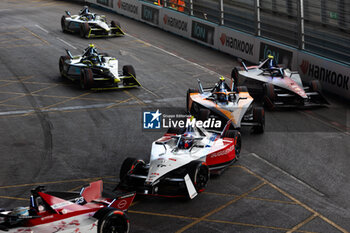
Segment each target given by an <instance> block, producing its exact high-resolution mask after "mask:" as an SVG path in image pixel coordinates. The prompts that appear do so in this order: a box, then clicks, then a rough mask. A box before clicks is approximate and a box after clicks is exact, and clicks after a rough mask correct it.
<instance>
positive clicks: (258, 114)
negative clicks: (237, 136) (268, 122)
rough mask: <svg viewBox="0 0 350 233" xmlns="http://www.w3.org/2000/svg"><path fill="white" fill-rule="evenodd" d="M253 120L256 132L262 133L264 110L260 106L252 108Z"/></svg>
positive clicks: (263, 128)
mask: <svg viewBox="0 0 350 233" xmlns="http://www.w3.org/2000/svg"><path fill="white" fill-rule="evenodd" d="M253 121H254V123H258V125H256V126H253V130H254V132H256V133H263V132H264V130H265V110H264V108H262V107H255V108H253Z"/></svg>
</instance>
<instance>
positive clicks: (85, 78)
mask: <svg viewBox="0 0 350 233" xmlns="http://www.w3.org/2000/svg"><path fill="white" fill-rule="evenodd" d="M93 83H94V79H93V73H92V70H91V69H89V68H87V69H83V70H82V71H81V76H80V88H81V89H83V90H88V89H90V88H91V87H92V86H93Z"/></svg>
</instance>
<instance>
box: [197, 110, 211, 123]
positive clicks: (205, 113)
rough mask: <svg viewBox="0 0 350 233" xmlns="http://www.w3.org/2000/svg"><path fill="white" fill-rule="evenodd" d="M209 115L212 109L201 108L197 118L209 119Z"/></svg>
mask: <svg viewBox="0 0 350 233" xmlns="http://www.w3.org/2000/svg"><path fill="white" fill-rule="evenodd" d="M209 115H210V110H208V109H205V108H201V109H199V113H198V116H197V120H201V121H206V120H208V119H209Z"/></svg>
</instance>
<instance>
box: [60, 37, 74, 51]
mask: <svg viewBox="0 0 350 233" xmlns="http://www.w3.org/2000/svg"><path fill="white" fill-rule="evenodd" d="M56 39H57V40H59V41H61V42H62V43H64V44H66V45H68V46H69V47H71V48H73V49H77V47H75V46H73V45H72V44H70V43H68V42H67V41H65V40H63V39H61V38H59V37H56Z"/></svg>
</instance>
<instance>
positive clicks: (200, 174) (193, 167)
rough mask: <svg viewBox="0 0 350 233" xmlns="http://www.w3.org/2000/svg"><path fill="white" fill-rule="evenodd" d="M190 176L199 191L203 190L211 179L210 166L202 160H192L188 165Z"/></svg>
mask: <svg viewBox="0 0 350 233" xmlns="http://www.w3.org/2000/svg"><path fill="white" fill-rule="evenodd" d="M188 170H189V176H190V178H191V180H192V183H193V185H194V187H195V188H196V191H197V192H198V193H200V192H203V191H204V189H205V187H206V186H207V183H208V181H209V168H208V166H207V165H206V164H205V163H204V162H201V161H192V162H191V163H190V164H189V165H188Z"/></svg>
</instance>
